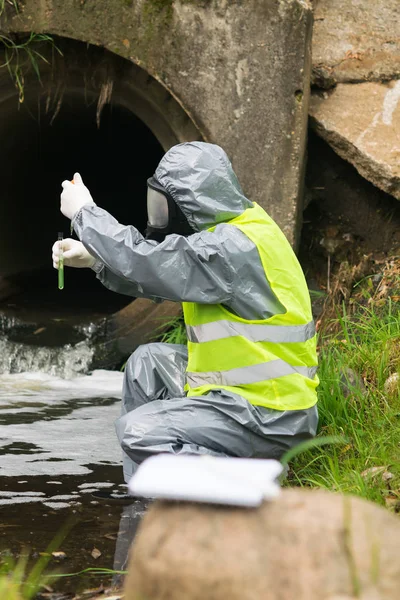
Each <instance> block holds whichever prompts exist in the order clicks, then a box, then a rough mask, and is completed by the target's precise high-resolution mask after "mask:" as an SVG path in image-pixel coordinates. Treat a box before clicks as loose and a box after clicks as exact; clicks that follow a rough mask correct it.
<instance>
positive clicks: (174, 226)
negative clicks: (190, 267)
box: [146, 177, 194, 242]
mask: <svg viewBox="0 0 400 600" xmlns="http://www.w3.org/2000/svg"><path fill="white" fill-rule="evenodd" d="M147 217H148V220H147V228H146V239H148V240H155V241H157V242H162V241H163V240H164V239H165V236H166V235H168V234H169V233H177V234H179V235H185V236H186V235H190V234H192V233H194V231H193V229H192V228H191V227H190V225H189V223H188V222H187V219H186V217H185V215H184V214H183V212H182V211H181V209H180V208H179V206H178V205H177V204H176V202H175V201H174V200H173V198H172V197H171V196H170V194H168V192H167V191H166V190H165V189H164V188H163V186H162V185H161V184H159V183H158V181H157V179H155V177H150V179H148V180H147Z"/></svg>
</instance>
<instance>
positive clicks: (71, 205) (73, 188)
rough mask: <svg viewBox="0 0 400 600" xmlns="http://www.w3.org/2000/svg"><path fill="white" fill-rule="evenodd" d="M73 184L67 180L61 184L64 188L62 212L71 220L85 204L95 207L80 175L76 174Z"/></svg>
mask: <svg viewBox="0 0 400 600" xmlns="http://www.w3.org/2000/svg"><path fill="white" fill-rule="evenodd" d="M73 182H74V183H72V181H68V180H67V179H66V180H65V181H63V182H62V184H61V185H62V187H63V191H62V192H61V207H60V208H61V212H62V214H63V215H64V216H65V217H67V218H68V219H71V220H72V219H73V217H74V215H75V214H76V213H77V212H78V210H80V209H81V208H82V206H84V205H85V204H93V206H95V203H94V201H93V198H92V196H91V195H90V192H89V190H88V189H87V187H86V185H85V184H84V183H83V181H82V177H81V176H80V175H79V173H75V175H74V179H73Z"/></svg>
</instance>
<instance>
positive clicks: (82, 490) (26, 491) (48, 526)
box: [0, 339, 148, 597]
mask: <svg viewBox="0 0 400 600" xmlns="http://www.w3.org/2000/svg"><path fill="white" fill-rule="evenodd" d="M91 353H92V349H91V347H90V339H87V340H84V341H83V342H79V343H78V344H76V345H75V346H69V345H66V346H64V347H61V348H58V349H57V348H54V347H53V348H45V347H31V346H24V345H23V344H18V343H16V342H11V341H9V340H7V339H0V555H1V554H2V553H6V552H7V553H8V552H11V553H12V554H13V556H14V557H15V558H17V557H18V556H19V555H20V554H21V553H22V552H25V551H27V550H28V551H29V552H30V556H31V560H32V562H35V560H37V558H38V557H39V556H40V553H42V552H44V551H45V550H46V547H47V546H48V544H49V543H50V542H51V540H52V539H53V538H54V537H55V535H56V534H57V533H58V532H59V531H60V529H61V528H62V527H63V526H64V525H65V524H68V527H69V533H68V535H67V537H66V538H65V540H64V541H63V542H62V543H61V545H60V547H59V548H58V550H61V551H63V552H64V553H65V555H66V558H65V559H64V560H63V561H62V562H60V561H57V560H52V562H51V563H50V568H53V567H54V568H56V569H57V571H58V572H60V571H61V572H64V573H74V572H77V571H80V570H82V569H83V568H87V567H104V568H108V569H116V570H120V569H124V568H125V566H126V557H127V551H128V548H129V545H130V543H131V541H132V537H133V535H134V533H135V531H136V527H137V525H138V523H139V522H140V519H141V517H142V516H143V514H144V512H145V510H146V508H147V506H148V504H147V503H146V502H145V501H138V500H136V501H135V500H133V499H129V500H123V499H121V500H118V499H117V500H112V499H111V500H107V499H99V498H98V497H96V492H98V491H99V490H100V491H101V490H103V491H112V492H117V493H118V495H119V496H121V495H122V496H123V494H125V493H126V486H125V483H124V481H123V478H122V464H121V462H122V461H121V449H120V446H119V443H118V440H117V437H116V434H115V430H114V421H115V419H116V418H117V417H118V415H119V412H120V399H121V394H122V382H123V374H122V373H121V372H118V371H106V370H97V371H93V372H92V373H89V374H86V373H87V366H88V365H89V364H90V360H91ZM71 519H72V520H71ZM94 549H96V552H95V553H94V554H92V553H93V550H94ZM97 550H98V551H100V555H98V552H97ZM97 555H98V557H97V558H95V556H97ZM101 582H103V583H104V584H105V585H106V584H110V583H112V582H113V583H118V578H115V577H114V579H113V578H112V576H108V577H106V578H101V579H99V576H98V575H97V576H96V577H95V578H94V576H91V575H86V576H85V577H68V578H61V579H59V580H57V582H56V583H53V584H52V588H53V589H54V592H58V591H60V590H62V592H63V593H70V594H71V597H72V594H73V593H78V592H79V591H82V590H84V589H86V588H87V587H93V586H96V585H99V583H101Z"/></svg>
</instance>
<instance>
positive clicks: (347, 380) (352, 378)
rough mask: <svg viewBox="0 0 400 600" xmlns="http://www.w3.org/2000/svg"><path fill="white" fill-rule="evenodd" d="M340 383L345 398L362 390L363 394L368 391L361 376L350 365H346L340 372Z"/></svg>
mask: <svg viewBox="0 0 400 600" xmlns="http://www.w3.org/2000/svg"><path fill="white" fill-rule="evenodd" d="M339 385H340V389H341V390H342V392H343V396H344V397H345V398H348V397H349V396H350V395H351V394H354V393H357V392H361V394H363V395H364V394H366V392H367V389H366V387H365V385H364V382H363V380H362V378H361V376H360V375H359V374H358V373H356V371H354V370H353V369H350V367H345V368H344V369H343V371H342V372H341V373H340V375H339Z"/></svg>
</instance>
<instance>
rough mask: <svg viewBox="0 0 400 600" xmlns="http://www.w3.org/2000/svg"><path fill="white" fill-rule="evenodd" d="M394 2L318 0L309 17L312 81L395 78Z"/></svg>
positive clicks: (398, 43)
mask: <svg viewBox="0 0 400 600" xmlns="http://www.w3.org/2000/svg"><path fill="white" fill-rule="evenodd" d="M399 31H400V11H399V2H398V0H319V2H318V3H317V5H316V7H315V13H314V33H313V46H312V54H313V71H312V82H313V83H314V84H315V85H319V86H321V87H325V88H327V87H331V86H332V85H334V84H335V83H343V82H360V81H366V80H369V81H371V80H372V81H378V80H389V79H396V78H398V76H399V75H400V37H399Z"/></svg>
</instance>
